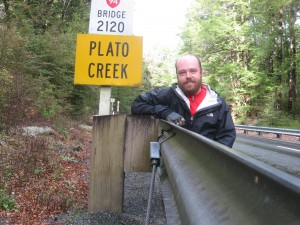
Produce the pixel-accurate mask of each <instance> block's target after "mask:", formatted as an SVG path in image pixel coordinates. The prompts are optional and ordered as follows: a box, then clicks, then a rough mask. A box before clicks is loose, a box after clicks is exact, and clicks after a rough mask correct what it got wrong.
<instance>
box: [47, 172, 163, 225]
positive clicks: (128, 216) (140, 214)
mask: <svg viewBox="0 0 300 225" xmlns="http://www.w3.org/2000/svg"><path fill="white" fill-rule="evenodd" d="M150 181H151V173H126V174H125V186H124V203H123V213H122V214H117V213H113V212H99V213H95V214H88V213H87V209H86V210H84V211H81V212H78V211H77V212H69V213H68V214H66V215H59V216H57V217H55V218H54V219H53V220H52V221H49V222H48V223H47V224H72V225H100V224H101V225H140V224H145V218H146V213H147V205H148V195H149V188H150ZM150 224H155V225H164V224H167V222H166V217H165V211H164V204H163V199H162V196H161V192H160V182H159V177H158V175H157V176H156V180H155V187H154V191H153V199H152V207H151V216H150Z"/></svg>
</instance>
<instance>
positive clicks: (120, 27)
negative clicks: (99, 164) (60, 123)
mask: <svg viewBox="0 0 300 225" xmlns="http://www.w3.org/2000/svg"><path fill="white" fill-rule="evenodd" d="M132 14H133V0H92V2H91V11H90V22H89V33H90V34H98V35H99V34H103V39H104V41H102V40H97V42H93V43H91V42H89V44H90V46H89V47H88V46H86V47H87V49H89V51H90V56H91V55H93V56H95V55H96V54H98V59H97V60H98V61H94V62H92V63H91V64H89V67H88V68H86V67H84V66H83V65H81V61H80V60H82V57H80V55H79V54H77V51H78V50H77V51H76V65H75V81H74V83H75V84H96V85H98V84H100V85H101V86H100V97H99V113H98V115H109V114H110V98H111V86H112V85H115V83H116V82H115V80H114V78H115V77H117V76H119V75H120V76H122V75H123V79H124V82H121V83H122V84H119V83H118V82H117V83H118V84H117V85H123V84H124V85H125V86H126V85H129V86H135V85H137V84H138V83H135V84H130V82H129V83H127V84H126V81H125V80H126V78H124V77H125V76H126V75H127V76H129V74H127V72H128V70H127V67H126V65H124V64H122V65H117V64H118V63H114V64H113V65H112V64H110V63H109V62H105V63H103V60H108V59H107V57H115V60H114V61H115V62H116V61H117V59H116V58H117V57H118V55H117V51H118V50H119V51H121V50H122V51H126V50H127V51H129V50H133V47H131V49H128V48H127V49H126V45H120V41H114V42H110V43H111V44H110V45H109V44H108V46H106V47H107V48H108V49H106V55H102V52H101V51H102V50H103V48H104V47H103V46H104V42H105V43H106V42H107V38H106V37H104V36H105V35H110V36H112V35H119V36H120V35H132ZM101 36H102V35H99V37H101ZM78 39H79V37H77V41H78ZM106 44H107V43H106ZM123 44H124V43H123ZM78 46H79V45H78V43H77V47H78ZM128 47H129V46H128ZM122 53H124V52H122ZM130 53H131V52H127V54H130ZM103 54H105V53H103ZM140 54H141V57H142V53H141V52H140ZM101 56H103V57H102V58H101ZM122 56H123V58H124V57H125V56H124V55H122ZM78 57H80V58H81V59H80V60H79V59H78ZM138 63H142V62H138ZM81 70H85V71H87V70H88V71H89V72H88V77H85V78H83V76H84V75H83V74H80V75H79V74H78V73H79V72H82V71H81ZM76 72H77V74H76ZM120 73H121V74H120ZM130 76H131V77H133V74H131V75H130ZM135 76H140V77H141V71H140V72H139V73H135ZM92 77H93V78H97V79H89V78H92ZM99 77H100V78H99ZM103 77H105V78H104V79H102V78H103ZM111 77H114V78H112V79H109V78H111ZM78 78H79V79H78ZM83 79H84V80H86V81H90V83H86V82H85V81H84V82H83ZM116 79H119V77H118V78H116ZM120 79H122V78H120ZM120 79H119V80H120ZM129 79H131V78H129ZM91 80H93V81H92V82H91ZM96 80H98V82H96ZM104 81H105V82H104ZM108 81H112V83H110V82H108ZM138 85H139V84H138Z"/></svg>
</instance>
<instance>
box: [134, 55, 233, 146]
mask: <svg viewBox="0 0 300 225" xmlns="http://www.w3.org/2000/svg"><path fill="white" fill-rule="evenodd" d="M175 67H176V73H177V80H178V84H173V85H172V87H167V88H162V89H158V90H154V91H151V92H148V93H146V94H141V95H139V96H138V97H137V98H136V99H135V100H134V101H133V103H132V106H131V112H132V114H136V115H137V114H139V115H152V116H155V117H158V118H160V119H165V120H168V121H171V122H174V123H175V124H177V125H179V126H182V127H184V128H186V129H188V130H191V131H194V132H196V133H198V134H201V135H203V136H205V137H207V138H210V139H212V140H214V141H217V142H219V143H221V144H224V145H226V146H228V147H230V148H231V147H232V145H233V143H234V140H235V137H236V132H235V126H234V124H233V121H232V117H231V114H230V109H229V107H228V105H227V104H226V103H225V101H224V100H223V99H222V98H221V97H220V95H219V94H217V93H216V92H215V91H213V90H212V89H211V88H210V87H209V85H207V84H204V83H202V66H201V61H200V59H199V58H198V57H197V56H196V55H192V54H187V55H183V56H181V57H179V58H178V59H177V61H176V63H175Z"/></svg>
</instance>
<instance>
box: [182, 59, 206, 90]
mask: <svg viewBox="0 0 300 225" xmlns="http://www.w3.org/2000/svg"><path fill="white" fill-rule="evenodd" d="M176 68H177V79H178V86H179V88H180V89H181V90H182V91H183V93H184V94H185V95H186V96H191V95H195V94H197V93H198V92H199V91H200V90H201V89H200V87H201V83H202V70H201V68H200V65H199V62H198V60H197V58H196V57H194V56H192V55H185V56H182V57H181V58H179V59H178V60H177V64H176Z"/></svg>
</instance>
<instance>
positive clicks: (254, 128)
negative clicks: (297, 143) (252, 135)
mask: <svg viewBox="0 0 300 225" xmlns="http://www.w3.org/2000/svg"><path fill="white" fill-rule="evenodd" d="M235 128H236V129H237V130H244V134H248V131H254V132H258V134H259V135H261V133H272V134H276V136H277V138H282V135H289V136H297V137H299V140H300V130H295V129H285V128H272V127H259V126H246V125H235Z"/></svg>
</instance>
